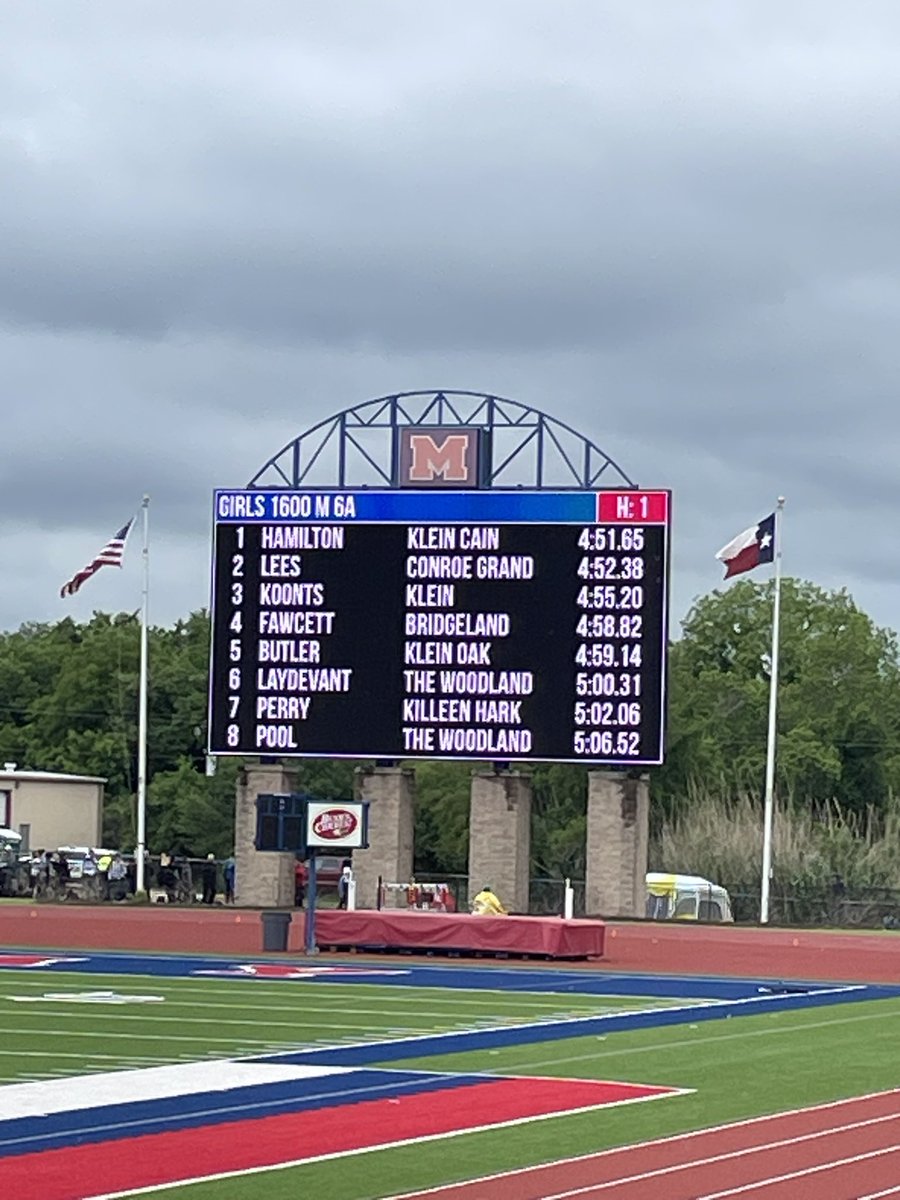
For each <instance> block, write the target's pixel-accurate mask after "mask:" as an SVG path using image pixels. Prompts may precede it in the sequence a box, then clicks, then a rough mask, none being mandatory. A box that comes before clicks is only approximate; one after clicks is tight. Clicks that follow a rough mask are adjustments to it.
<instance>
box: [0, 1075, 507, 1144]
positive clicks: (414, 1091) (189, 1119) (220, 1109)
mask: <svg viewBox="0 0 900 1200" xmlns="http://www.w3.org/2000/svg"><path fill="white" fill-rule="evenodd" d="M222 1070H223V1072H227V1070H228V1064H227V1062H223V1063H222ZM185 1071H186V1073H189V1071H190V1067H189V1066H187V1065H186V1066H185ZM502 1081H503V1077H502V1076H495V1075H490V1076H488V1075H477V1074H465V1075H456V1074H443V1073H431V1072H425V1071H377V1070H361V1071H352V1072H350V1073H349V1074H342V1075H332V1076H330V1077H329V1076H324V1077H317V1078H315V1079H295V1080H285V1081H283V1082H279V1083H264V1084H254V1085H250V1086H248V1087H240V1088H231V1089H229V1090H227V1091H223V1092H213V1093H208V1092H207V1093H199V1094H192V1095H184V1096H167V1097H164V1098H161V1099H159V1100H135V1101H131V1102H129V1103H126V1104H109V1105H102V1106H99V1107H96V1108H85V1109H69V1110H66V1111H65V1112H60V1113H49V1114H47V1115H46V1116H41V1117H18V1118H14V1119H12V1120H8V1121H0V1161H2V1159H3V1158H7V1157H10V1156H13V1155H17V1154H31V1153H36V1152H37V1151H42V1150H52V1149H57V1148H59V1147H62V1146H71V1145H76V1144H77V1145H85V1144H87V1143H95V1142H106V1141H115V1140H120V1139H122V1138H133V1137H142V1136H144V1135H145V1134H151V1133H166V1132H172V1131H174V1130H179V1129H199V1128H202V1127H205V1126H208V1125H221V1124H227V1123H228V1122H234V1121H246V1120H249V1119H256V1118H260V1117H272V1116H280V1115H282V1114H284V1113H296V1112H312V1111H317V1110H320V1109H337V1108H339V1107H341V1106H343V1105H351V1104H358V1103H360V1102H363V1101H371V1100H386V1099H388V1100H389V1099H393V1098H394V1097H396V1096H398V1095H426V1094H428V1093H431V1092H435V1091H439V1090H442V1089H446V1088H454V1089H455V1088H464V1087H470V1086H473V1085H475V1084H484V1083H486V1082H489V1083H497V1082H502ZM460 1100H461V1102H462V1103H464V1101H462V1098H461V1097H460Z"/></svg>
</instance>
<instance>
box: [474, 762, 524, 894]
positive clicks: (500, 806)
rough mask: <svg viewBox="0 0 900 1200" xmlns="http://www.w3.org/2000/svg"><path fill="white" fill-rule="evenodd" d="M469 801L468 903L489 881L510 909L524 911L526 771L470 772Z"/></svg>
mask: <svg viewBox="0 0 900 1200" xmlns="http://www.w3.org/2000/svg"><path fill="white" fill-rule="evenodd" d="M470 797H471V798H470V804H469V904H470V905H471V903H472V900H474V898H475V896H477V895H478V893H479V892H480V891H481V889H482V888H483V887H485V886H486V885H488V884H490V886H491V887H492V888H493V889H494V892H495V893H496V895H497V896H499V897H500V900H501V902H502V903H503V904H504V905H505V907H506V908H507V909H509V911H510V912H515V913H527V912H528V879H529V861H530V857H531V797H532V781H531V775H530V774H528V773H525V772H520V771H515V770H493V771H473V772H472V785H471V793H470Z"/></svg>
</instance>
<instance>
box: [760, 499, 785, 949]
mask: <svg viewBox="0 0 900 1200" xmlns="http://www.w3.org/2000/svg"><path fill="white" fill-rule="evenodd" d="M783 519H784V496H779V497H778V507H777V508H776V510H775V596H774V600H773V603H772V658H771V670H770V673H769V733H768V738H767V742H766V798H765V815H764V819H763V860H762V883H761V887H760V900H759V920H760V924H762V925H766V924H767V923H768V920H769V886H770V884H771V877H772V819H773V815H774V809H775V735H776V727H777V726H776V718H777V715H778V649H779V642H780V633H781V525H782V521H783Z"/></svg>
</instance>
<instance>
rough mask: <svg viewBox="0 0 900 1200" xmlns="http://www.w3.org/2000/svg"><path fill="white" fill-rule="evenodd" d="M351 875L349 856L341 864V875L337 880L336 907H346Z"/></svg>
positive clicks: (351, 868)
mask: <svg viewBox="0 0 900 1200" xmlns="http://www.w3.org/2000/svg"><path fill="white" fill-rule="evenodd" d="M352 877H353V867H352V865H351V863H350V859H349V858H345V859H344V861H343V863H342V864H341V877H340V879H339V880H338V908H346V907H347V896H348V895H349V894H350V880H351V879H352Z"/></svg>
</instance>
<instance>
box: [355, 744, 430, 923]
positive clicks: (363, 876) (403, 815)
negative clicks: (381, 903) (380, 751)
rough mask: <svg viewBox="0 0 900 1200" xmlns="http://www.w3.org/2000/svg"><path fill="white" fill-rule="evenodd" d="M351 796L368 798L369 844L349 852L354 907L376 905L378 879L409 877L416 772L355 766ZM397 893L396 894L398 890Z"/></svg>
mask: <svg viewBox="0 0 900 1200" xmlns="http://www.w3.org/2000/svg"><path fill="white" fill-rule="evenodd" d="M353 791H354V796H355V798H356V799H357V800H361V801H364V802H365V801H368V803H369V805H370V808H369V844H368V846H367V847H366V848H365V849H360V850H354V852H353V875H354V877H355V879H356V906H357V908H376V907H377V900H378V880H379V877H381V878H383V879H392V880H397V881H399V882H402V881H404V880H407V879H412V874H413V841H414V832H415V827H414V821H415V816H414V807H415V796H416V775H415V771H413V770H411V769H410V768H409V767H384V766H375V767H357V769H356V771H355V772H354V787H353ZM398 894H399V893H398Z"/></svg>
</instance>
